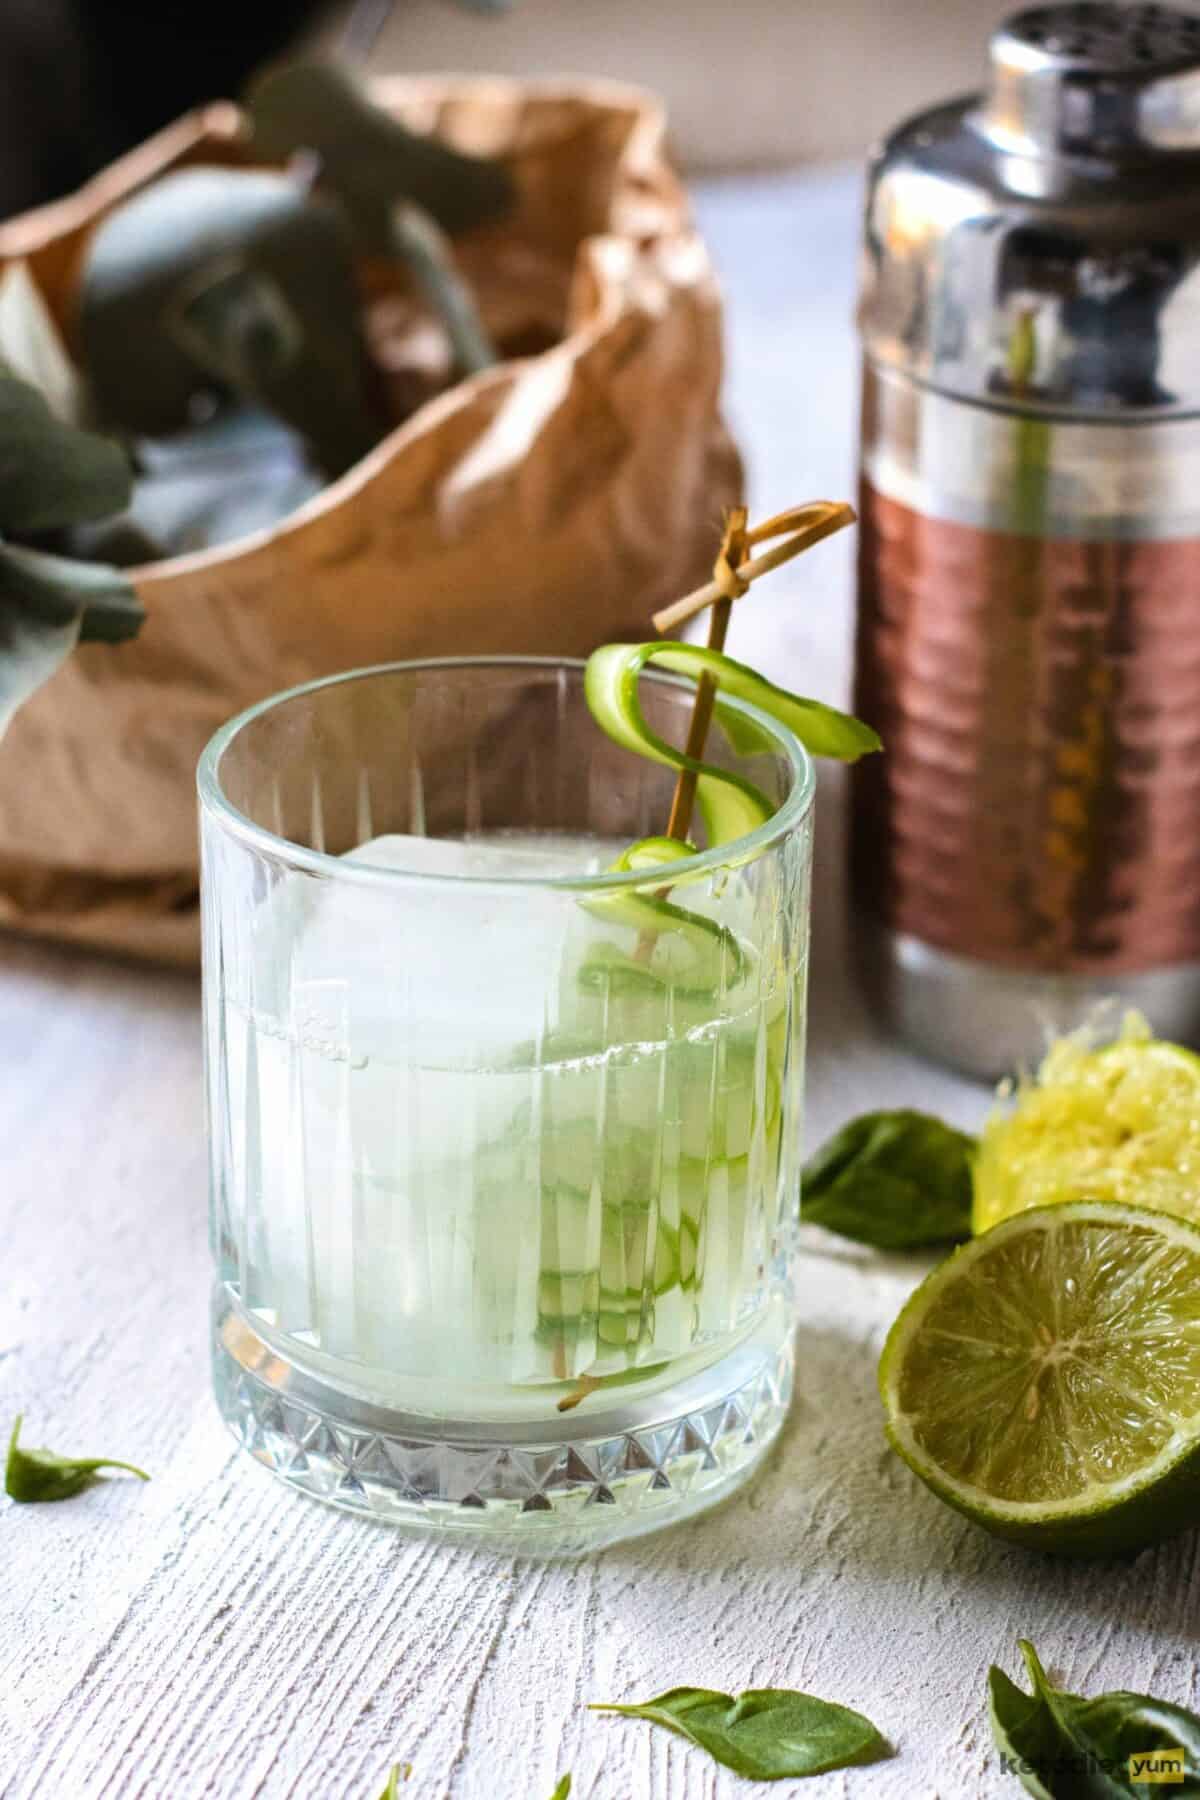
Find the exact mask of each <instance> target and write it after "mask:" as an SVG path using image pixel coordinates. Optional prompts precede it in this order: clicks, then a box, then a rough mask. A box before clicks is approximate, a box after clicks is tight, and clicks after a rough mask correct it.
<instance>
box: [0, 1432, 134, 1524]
mask: <svg viewBox="0 0 1200 1800" xmlns="http://www.w3.org/2000/svg"><path fill="white" fill-rule="evenodd" d="M20 1435H21V1415H20V1414H19V1413H18V1415H17V1419H16V1423H15V1424H14V1425H13V1428H12V1436H11V1437H10V1438H9V1440H8V1460H7V1462H6V1463H5V1467H4V1489H5V1492H6V1493H7V1494H8V1496H9V1498H10V1499H12V1500H19V1501H22V1502H33V1501H41V1500H70V1499H71V1498H72V1496H73V1495H75V1494H79V1493H82V1491H83V1489H84V1488H86V1487H90V1486H91V1484H92V1482H93V1481H94V1479H95V1477H96V1475H97V1474H98V1472H99V1471H100V1470H101V1469H124V1470H125V1472H126V1473H127V1474H129V1475H136V1476H137V1477H138V1479H139V1480H140V1481H149V1479H150V1477H149V1476H148V1475H147V1474H146V1471H145V1470H144V1469H137V1468H135V1467H134V1465H133V1464H132V1463H127V1462H117V1461H116V1460H115V1459H114V1458H113V1457H111V1456H90V1457H82V1458H81V1457H73V1456H56V1455H55V1454H54V1452H53V1451H51V1450H27V1449H25V1448H24V1447H23V1446H22V1445H21V1444H20V1443H19V1441H18V1440H19V1438H20Z"/></svg>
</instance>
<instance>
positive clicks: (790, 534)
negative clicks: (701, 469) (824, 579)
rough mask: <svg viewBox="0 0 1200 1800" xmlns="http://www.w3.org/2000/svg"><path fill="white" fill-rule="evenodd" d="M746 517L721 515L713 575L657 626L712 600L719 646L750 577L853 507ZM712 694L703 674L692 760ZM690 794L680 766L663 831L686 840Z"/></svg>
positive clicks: (714, 643) (794, 552)
mask: <svg viewBox="0 0 1200 1800" xmlns="http://www.w3.org/2000/svg"><path fill="white" fill-rule="evenodd" d="M748 518H749V514H748V512H747V510H746V508H745V507H744V506H735V507H733V508H732V510H731V511H730V513H729V516H728V518H727V519H726V521H725V532H724V535H723V537H722V539H721V548H720V550H719V551H718V552H717V560H716V562H715V563H714V564H713V574H712V580H711V581H708V582H706V583H705V584H704V586H703V587H699V588H697V589H696V590H695V591H694V593H691V594H685V595H684V597H683V599H682V600H676V601H674V602H673V604H672V605H670V606H665V607H663V609H662V611H661V612H656V613H655V615H654V627H655V630H656V631H661V632H667V631H673V630H674V629H675V627H676V626H677V625H682V624H684V623H685V622H686V621H687V620H688V619H692V618H695V616H696V614H697V613H701V612H703V611H704V609H705V607H706V606H711V607H712V615H711V617H710V619H709V626H708V647H709V649H710V650H723V649H724V647H725V636H726V633H727V632H728V630H729V615H730V613H731V612H732V611H733V603H734V601H735V600H739V599H741V597H742V595H743V594H746V593H748V592H749V590H750V585H751V583H752V582H754V581H757V580H758V578H759V576H761V575H766V574H768V573H769V572H770V570H772V569H777V568H779V566H780V565H781V564H782V563H785V562H790V561H791V559H792V557H793V556H799V555H800V553H801V551H803V550H809V549H811V548H812V546H813V545H814V544H819V543H820V541H821V539H822V538H827V537H831V536H832V535H833V533H834V532H835V531H841V529H842V528H843V526H845V525H853V523H854V520H855V512H854V508H853V507H852V506H847V505H846V504H845V502H844V501H840V500H810V501H808V502H807V504H806V505H804V506H793V507H791V508H789V510H788V511H787V512H781V513H776V514H775V516H774V518H771V519H764V521H763V523H762V524H761V525H754V526H751V525H749V524H748ZM773 538H778V539H779V540H780V541H779V542H778V543H777V544H775V545H774V547H773V548H772V549H770V550H764V551H763V553H762V555H761V556H752V555H751V552H752V551H753V550H754V548H755V546H756V545H758V544H765V543H769V542H770V541H771V539H773ZM716 694H717V684H716V682H715V681H714V680H713V678H712V676H711V675H708V674H705V675H702V676H701V677H700V680H699V681H698V682H697V684H696V699H695V702H694V703H693V706H692V717H691V721H690V723H689V725H688V734H687V740H686V742H685V744H684V749H685V751H686V753H687V755H688V756H690V757H692V758H693V759H694V760H695V761H697V762H698V761H699V760H700V757H701V756H702V755H703V752H704V745H705V741H706V739H707V737H708V728H709V725H710V724H711V723H712V713H713V702H714V700H715V699H716ZM695 799H696V774H695V771H694V770H693V769H681V770H680V771H679V777H678V780H677V781H676V783H675V793H674V797H673V798H672V801H671V816H670V818H669V819H668V821H667V830H666V835H667V836H668V837H672V838H677V839H678V840H679V842H680V843H682V842H684V841H685V840H686V838H687V835H688V832H689V831H690V829H691V824H692V808H693V806H694V804H695Z"/></svg>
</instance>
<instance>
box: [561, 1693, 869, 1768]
mask: <svg viewBox="0 0 1200 1800" xmlns="http://www.w3.org/2000/svg"><path fill="white" fill-rule="evenodd" d="M589 1710H590V1711H592V1712H614V1713H621V1714H623V1715H624V1716H625V1717H626V1718H630V1719H649V1720H650V1722H651V1724H654V1725H665V1726H666V1727H667V1729H668V1730H669V1731H676V1732H678V1733H679V1734H680V1736H681V1737H685V1738H689V1739H690V1740H691V1742H692V1743H693V1744H698V1745H699V1746H700V1748H701V1749H702V1750H707V1751H708V1754H709V1755H710V1756H711V1757H712V1758H713V1759H714V1761H716V1762H719V1763H723V1764H724V1766H725V1767H726V1768H727V1769H734V1770H736V1771H737V1773H738V1774H739V1775H747V1776H749V1777H750V1779H751V1780H753V1781H783V1780H785V1779H786V1778H787V1777H789V1776H799V1775H820V1774H822V1773H823V1772H824V1771H825V1770H827V1769H840V1768H844V1767H845V1766H846V1765H847V1764H848V1763H857V1762H873V1761H874V1760H875V1759H876V1758H877V1757H880V1756H885V1755H887V1754H888V1746H887V1744H886V1742H885V1741H884V1739H883V1738H882V1737H881V1736H880V1734H879V1732H878V1731H877V1730H876V1729H875V1727H874V1725H872V1723H871V1721H870V1720H869V1719H864V1717H863V1715H862V1714H861V1713H857V1712H852V1711H851V1710H850V1708H849V1707H848V1706H836V1705H834V1704H833V1702H831V1701H829V1700H818V1699H816V1698H815V1697H814V1696H813V1695H812V1694H799V1693H796V1692H795V1691H794V1690H792V1689H791V1688H747V1689H746V1691H745V1693H743V1694H738V1695H736V1696H735V1695H733V1694H722V1693H718V1692H717V1691H715V1690H714V1689H712V1688H692V1687H677V1688H670V1689H668V1691H667V1692H666V1693H665V1694H659V1696H658V1697H657V1699H654V1700H647V1701H645V1702H644V1703H643V1704H642V1705H640V1706H615V1705H609V1704H605V1705H595V1706H592V1707H591V1708H590V1709H589Z"/></svg>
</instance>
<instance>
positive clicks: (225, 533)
mask: <svg viewBox="0 0 1200 1800" xmlns="http://www.w3.org/2000/svg"><path fill="white" fill-rule="evenodd" d="M136 450H137V457H138V464H139V467H140V470H141V473H140V474H139V476H138V479H137V481H136V482H135V484H134V492H133V504H132V506H131V507H130V510H129V512H128V513H127V514H124V515H123V518H124V520H125V521H126V522H127V523H128V524H129V525H130V526H132V527H133V528H134V529H135V530H137V531H139V532H140V533H141V534H142V535H143V537H144V538H146V539H148V540H150V541H151V542H153V543H156V544H162V545H169V546H170V549H171V552H172V554H173V555H176V556H179V555H185V554H187V553H188V552H189V551H193V550H206V549H211V548H212V547H213V546H214V545H217V544H227V543H231V542H233V541H234V540H235V539H237V538H241V537H245V536H247V534H249V533H250V532H255V531H265V530H270V529H271V528H272V527H273V526H274V525H276V524H277V523H278V522H279V521H280V520H281V519H285V518H287V516H288V515H289V514H290V513H293V512H295V511H296V509H297V507H300V506H303V505H304V503H305V501H307V500H311V499H312V498H313V497H314V495H316V494H319V493H320V492H321V490H322V488H323V487H324V485H325V483H324V479H323V477H322V475H321V473H320V471H319V470H318V469H317V468H315V467H314V465H313V463H312V461H311V459H310V458H309V456H308V454H307V448H306V445H305V443H304V440H303V439H302V438H301V437H300V436H299V435H298V434H297V433H296V432H294V431H292V430H291V429H290V428H289V427H288V426H286V425H284V424H283V423H282V422H281V421H280V420H278V419H274V418H272V417H271V415H270V414H269V413H267V412H264V411H263V410H262V409H261V408H257V407H248V406H247V407H233V408H229V409H227V410H223V411H222V412H220V413H219V414H218V415H217V416H216V417H214V418H213V419H210V420H207V421H206V422H205V423H204V424H202V425H195V426H192V427H190V428H189V429H188V430H187V431H179V432H176V433H175V434H174V436H172V437H169V438H157V439H148V438H139V439H137V440H136Z"/></svg>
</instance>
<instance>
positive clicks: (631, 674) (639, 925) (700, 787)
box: [581, 501, 881, 997]
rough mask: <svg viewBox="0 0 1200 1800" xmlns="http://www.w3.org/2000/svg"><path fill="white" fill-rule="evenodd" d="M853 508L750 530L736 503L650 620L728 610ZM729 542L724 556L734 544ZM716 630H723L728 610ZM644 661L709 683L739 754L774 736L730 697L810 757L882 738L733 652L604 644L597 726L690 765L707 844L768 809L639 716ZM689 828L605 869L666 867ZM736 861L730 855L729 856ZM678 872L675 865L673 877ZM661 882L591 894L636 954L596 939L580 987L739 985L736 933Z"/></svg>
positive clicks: (591, 691)
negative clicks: (716, 543) (699, 575)
mask: <svg viewBox="0 0 1200 1800" xmlns="http://www.w3.org/2000/svg"><path fill="white" fill-rule="evenodd" d="M853 517H854V515H853V513H852V512H851V510H850V508H849V507H842V506H834V505H832V504H830V503H829V502H825V501H818V502H815V503H813V504H812V505H810V506H807V507H798V508H796V509H794V510H793V511H791V512H788V513H782V514H779V515H778V516H777V517H776V518H773V519H768V520H767V521H766V522H765V523H764V524H762V525H760V526H757V527H755V528H754V529H753V530H748V529H747V528H746V522H745V519H746V516H745V512H744V509H740V508H739V509H738V510H737V512H736V513H735V514H733V515H731V518H730V521H729V523H728V525H727V527H726V532H725V538H724V541H723V543H722V546H721V551H720V554H719V555H718V557H717V561H716V564H715V566H714V573H713V581H712V583H711V584H710V586H709V587H708V588H705V589H701V590H699V591H698V592H697V594H695V595H691V596H689V597H688V598H687V599H686V600H684V601H680V602H678V603H677V604H676V605H675V606H673V607H669V608H667V609H666V611H665V612H664V613H660V614H659V615H658V617H657V619H656V621H655V622H656V623H661V624H664V625H667V624H676V623H678V622H679V621H680V620H681V619H682V618H685V617H688V616H690V614H691V613H693V612H696V611H699V610H700V609H701V608H702V607H703V606H704V605H709V604H713V603H716V605H717V606H718V607H719V608H722V609H724V612H725V613H727V610H728V604H729V603H730V602H731V601H732V600H734V599H735V598H737V597H739V596H740V595H742V594H744V593H745V592H746V591H747V589H748V587H749V585H750V582H751V581H752V580H753V579H754V578H755V576H757V575H762V574H765V573H766V572H767V570H768V569H771V568H775V567H778V565H779V564H780V563H781V562H783V561H786V560H787V559H788V558H789V557H790V556H793V555H796V554H797V553H798V552H799V551H801V550H804V549H807V548H808V547H809V545H810V544H812V543H815V542H816V541H818V539H819V538H821V537H825V536H828V535H829V533H830V532H831V531H834V530H837V529H838V528H839V527H840V526H841V525H844V524H848V523H850V522H851V521H852V519H853ZM785 534H791V535H790V536H788V538H787V541H786V542H784V543H780V544H777V545H776V546H775V548H774V549H772V550H769V551H767V552H766V553H765V554H764V555H763V556H761V557H759V558H757V559H755V560H754V561H749V560H747V559H748V558H749V552H750V550H751V549H752V548H753V546H754V545H756V544H759V543H762V542H764V541H766V540H767V539H770V538H779V537H783V536H784V535H785ZM733 545H736V551H735V552H734V554H733V555H731V546H733ZM719 635H720V636H722V637H723V635H724V615H723V616H722V621H721V629H720V634H719ZM650 664H654V665H655V666H656V667H658V668H661V669H665V670H666V671H667V672H668V673H670V674H674V675H682V676H685V677H687V678H689V679H691V680H694V681H695V682H696V684H697V693H698V695H699V694H701V693H702V691H703V688H704V686H705V684H706V683H707V684H709V685H710V687H715V689H716V699H715V711H716V716H717V717H718V719H719V720H720V722H721V725H722V728H723V729H724V731H725V733H726V735H727V737H728V738H729V741H730V742H731V743H732V745H733V746H734V748H735V749H736V750H739V751H741V752H742V753H743V754H753V753H754V752H755V751H756V750H763V751H768V750H770V749H771V748H772V745H771V743H770V741H769V740H768V739H767V737H766V735H765V733H764V732H762V730H761V729H760V728H759V727H758V726H757V725H755V723H754V721H753V720H751V719H747V718H746V717H745V715H744V714H741V713H739V712H737V711H735V710H734V709H733V708H732V707H726V706H723V705H722V704H721V696H722V695H728V696H732V697H733V698H735V699H738V700H744V701H747V702H748V703H749V704H750V705H752V706H755V707H757V708H758V709H759V710H760V711H761V712H764V713H767V714H768V715H769V716H770V717H771V718H773V719H776V720H778V722H779V723H780V724H781V725H783V726H784V727H786V729H788V730H789V731H791V732H792V733H793V735H794V736H795V737H797V738H798V739H799V740H800V742H801V743H802V744H803V745H804V747H805V749H806V750H808V751H809V752H810V754H811V755H813V756H825V757H832V758H835V759H836V760H837V761H839V762H855V761H857V759H858V758H859V757H860V756H863V755H866V754H867V753H868V752H869V751H872V750H878V749H880V748H881V745H880V741H879V738H878V737H877V735H876V733H875V732H874V731H872V729H871V727H870V726H869V725H864V724H863V723H862V721H861V720H860V719H855V718H853V717H852V716H851V715H850V714H849V713H844V712H839V711H838V710H837V708H836V707H832V706H826V705H825V704H824V703H823V702H822V701H820V700H808V699H804V698H802V697H801V696H800V695H798V694H793V693H789V692H788V690H787V689H786V688H781V687H777V686H776V685H775V683H774V682H772V681H768V680H767V679H766V677H765V676H763V675H759V674H758V673H757V672H756V671H755V670H754V669H751V668H749V667H748V666H747V665H746V664H745V663H741V662H736V661H735V660H734V659H733V658H732V657H730V656H726V655H725V654H724V653H723V652H722V651H721V650H719V649H716V648H713V647H711V644H710V645H701V644H679V643H674V642H672V641H670V640H662V639H658V640H656V641H655V642H653V643H648V644H605V645H603V646H602V647H601V648H600V649H599V650H596V651H594V652H593V653H592V655H591V656H590V657H589V658H588V663H587V669H586V672H585V677H584V691H585V694H586V697H587V703H588V706H589V708H590V710H591V713H592V716H593V718H594V719H595V720H596V723H597V724H598V725H599V726H600V728H601V730H602V731H604V732H606V733H607V735H608V736H609V737H610V738H612V739H613V741H614V743H617V744H620V745H621V746H622V747H623V748H624V749H626V750H630V751H632V752H633V753H634V755H636V756H645V757H648V758H649V759H650V760H651V761H652V762H657V763H662V764H664V765H665V766H666V767H668V768H672V769H676V770H678V771H680V773H681V775H683V774H684V773H685V772H687V773H689V774H690V775H691V776H692V777H694V779H695V798H696V804H697V805H698V807H699V809H700V816H701V818H702V820H703V822H704V829H705V833H706V835H707V839H708V846H709V848H710V849H716V848H718V847H720V846H723V845H726V844H734V843H736V841H737V840H738V839H740V838H744V837H747V836H748V835H749V834H750V833H751V832H754V831H757V830H758V829H759V827H760V826H762V825H765V824H766V823H767V822H768V820H769V819H771V817H772V816H773V815H774V813H775V810H776V808H775V807H774V805H773V804H772V802H771V801H770V800H769V799H768V798H767V796H766V795H765V794H764V793H763V792H762V790H761V789H760V788H758V787H756V786H755V785H754V783H753V782H751V781H748V780H746V778H745V777H744V776H741V775H735V774H733V773H732V772H731V771H730V770H728V769H721V768H717V767H716V766H715V765H714V764H712V763H707V762H704V761H703V760H702V759H701V758H700V757H698V756H694V755H691V754H689V753H688V751H686V750H680V749H677V748H676V747H675V745H673V744H669V743H667V741H666V740H665V739H664V738H661V737H660V736H659V735H658V733H657V732H656V731H653V730H652V729H651V727H650V726H649V724H648V723H647V722H646V719H645V716H644V714H643V712H642V709H641V705H640V702H639V698H638V684H639V681H640V678H641V674H642V671H643V669H645V668H646V667H648V666H649V665H650ZM697 854H698V852H697V850H696V846H695V845H694V844H693V843H691V842H690V841H689V840H687V839H686V838H676V837H661V836H660V837H648V838H642V839H640V840H639V841H638V842H637V843H635V844H631V845H630V846H629V848H628V849H627V850H625V851H623V852H622V854H621V856H620V857H618V859H617V861H616V862H615V863H614V864H613V865H612V871H611V872H612V873H614V874H616V873H620V874H627V873H631V872H635V871H637V870H638V869H647V870H649V869H655V870H657V869H662V868H663V867H664V866H672V865H675V864H679V863H682V862H686V861H687V860H688V859H689V858H691V857H693V856H695V855H697ZM734 860H736V859H731V861H734ZM681 879H686V875H685V874H684V873H683V872H682V871H676V870H675V869H674V868H672V875H671V882H670V886H675V885H678V884H679V882H680V880H681ZM668 892H669V887H668V888H661V887H660V888H659V889H658V890H657V892H654V893H644V892H640V891H638V890H636V889H634V890H631V891H629V892H627V893H624V892H623V893H620V894H614V895H609V896H606V897H605V898H604V899H603V900H599V901H588V902H587V903H586V904H587V905H588V909H589V910H590V911H592V912H594V913H596V914H598V915H600V916H602V917H607V918H610V919H612V920H613V921H614V922H619V923H621V924H623V925H627V926H633V927H635V928H636V929H638V930H639V931H640V932H641V933H642V940H641V945H640V954H639V955H638V956H637V957H636V958H634V959H632V960H631V959H630V958H629V957H628V956H626V955H624V954H623V953H622V952H621V951H619V950H618V949H617V948H616V947H615V946H613V945H606V944H601V945H598V946H597V947H596V952H595V954H594V955H593V956H592V957H591V959H590V960H589V962H588V963H587V964H586V965H585V967H584V969H583V970H582V971H581V980H582V981H583V983H584V985H585V986H593V987H600V986H601V985H602V984H603V985H606V986H607V987H608V988H609V991H620V989H621V988H622V987H623V988H624V989H625V990H626V991H634V990H635V989H637V988H639V987H641V988H647V989H648V988H651V987H654V988H660V989H661V987H662V986H663V985H665V984H667V983H669V984H670V985H671V986H672V987H674V988H676V990H677V991H685V992H691V993H693V994H695V995H696V996H697V997H700V996H708V997H711V996H712V995H713V994H715V993H716V992H717V991H719V990H722V989H727V988H728V987H729V986H731V985H734V984H736V982H737V981H738V980H739V979H740V977H741V975H742V973H743V971H744V968H745V953H744V952H743V950H742V948H741V946H740V944H739V943H738V941H737V939H736V938H735V936H734V934H733V933H732V932H730V931H728V930H727V929H726V928H725V927H724V926H721V925H718V924H717V923H716V922H715V921H714V920H712V919H708V918H705V917H704V916H703V915H701V914H698V913H695V912H691V911H689V910H687V909H686V908H684V907H681V906H678V905H675V904H674V903H672V902H671V901H669V900H668V899H667V898H666V894H667V893H668Z"/></svg>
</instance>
